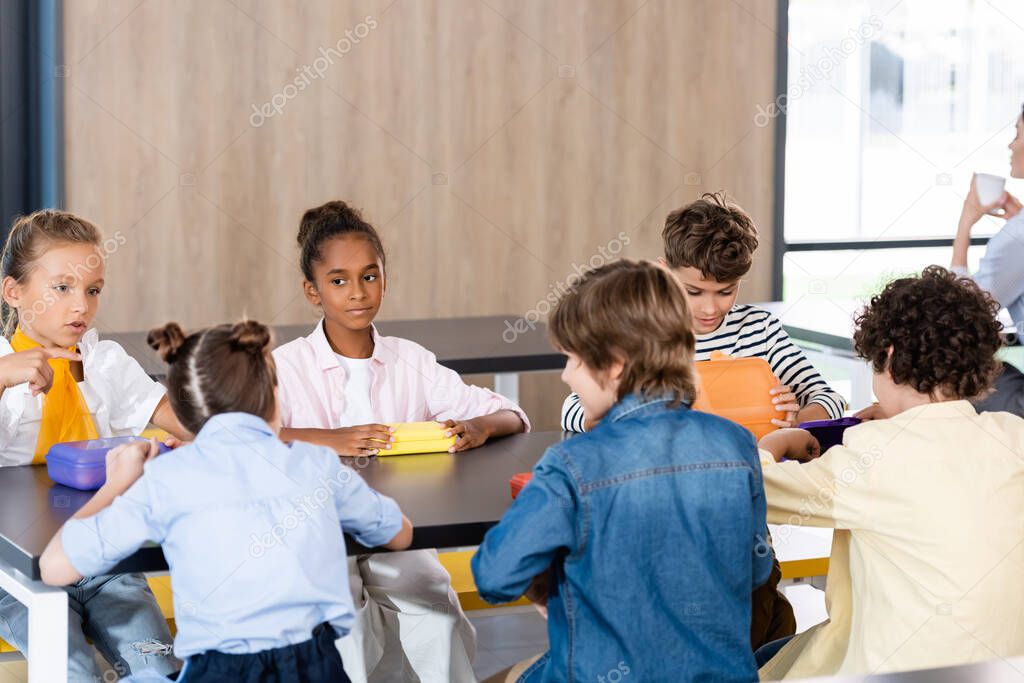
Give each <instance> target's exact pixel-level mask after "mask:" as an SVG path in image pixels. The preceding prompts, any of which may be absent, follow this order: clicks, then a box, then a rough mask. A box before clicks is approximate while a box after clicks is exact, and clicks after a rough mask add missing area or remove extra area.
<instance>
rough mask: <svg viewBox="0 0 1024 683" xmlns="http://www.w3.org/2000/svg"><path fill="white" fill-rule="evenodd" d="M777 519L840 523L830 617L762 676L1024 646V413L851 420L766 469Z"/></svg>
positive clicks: (946, 411)
mask: <svg viewBox="0 0 1024 683" xmlns="http://www.w3.org/2000/svg"><path fill="white" fill-rule="evenodd" d="M764 484H765V492H766V494H767V500H768V521H769V522H771V523H776V524H804V525H808V526H818V527H833V528H834V529H836V531H835V534H834V537H833V541H832V558H831V562H830V564H829V573H828V588H827V590H826V592H825V604H826V607H827V609H828V613H829V620H828V621H826V622H824V623H822V624H819V625H818V626H815V627H814V628H812V629H810V630H809V631H807V632H805V633H802V634H801V635H799V636H797V637H796V638H794V639H793V640H792V641H791V642H790V643H788V644H787V645H786V647H785V648H783V649H782V651H781V652H779V654H778V655H776V656H775V657H774V658H773V659H772V660H771V661H770V662H768V664H766V665H765V666H764V667H763V668H762V669H761V671H760V674H761V678H762V680H776V679H781V678H803V677H807V676H818V675H831V674H855V675H859V674H868V673H878V672H886V671H901V670H908V669H921V668H928V667H937V666H949V665H953V664H960V663H966V662H974V661H980V660H988V659H995V658H998V657H1014V656H1020V655H1024V419H1021V418H1019V417H1016V416H1014V415H1010V414H1009V413H982V414H981V415H979V414H978V413H977V412H976V411H975V410H974V407H973V406H972V405H971V404H970V403H968V402H967V401H951V402H946V403H933V404H929V405H924V406H918V407H915V408H911V409H910V410H907V411H905V412H903V413H900V414H899V415H897V416H896V417H893V418H891V419H889V420H876V421H872V422H867V423H864V424H862V425H858V426H857V427H853V428H851V429H848V430H847V431H846V433H845V435H844V443H843V445H841V446H836V447H834V448H831V449H829V450H828V452H827V453H825V454H823V455H822V456H821V457H820V458H819V459H817V460H815V461H813V462H810V463H807V464H804V465H801V464H799V463H796V462H783V463H777V464H776V463H774V462H773V463H772V464H769V465H766V466H765V468H764Z"/></svg>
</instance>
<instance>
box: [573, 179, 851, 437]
mask: <svg viewBox="0 0 1024 683" xmlns="http://www.w3.org/2000/svg"><path fill="white" fill-rule="evenodd" d="M661 235H662V238H663V239H664V242H665V256H664V257H662V258H660V259H658V260H659V261H661V263H662V264H663V265H666V266H668V267H669V268H670V269H671V270H672V272H673V273H674V274H675V276H676V279H677V280H678V281H679V283H680V285H681V286H682V288H683V292H684V293H685V294H686V302H687V304H689V306H690V314H691V316H692V319H693V332H694V335H695V337H696V341H697V350H696V360H698V361H702V360H708V358H709V357H710V356H711V353H712V352H713V351H720V352H722V353H724V354H726V355H729V356H738V357H744V358H747V357H751V356H756V357H758V358H764V359H765V360H767V361H768V364H769V365H770V366H771V368H772V372H773V373H775V376H776V377H778V378H779V381H780V382H781V384H779V385H778V386H776V387H775V388H774V389H772V394H773V399H772V400H773V401H774V402H775V404H776V408H777V410H778V411H779V418H778V419H777V420H773V422H774V423H775V424H776V425H778V426H779V427H795V426H796V425H798V424H800V423H801V422H809V421H811V420H827V419H830V418H838V417H842V416H843V411H844V410H845V409H846V402H845V401H844V400H843V397H842V396H840V395H839V394H837V393H836V392H835V391H833V390H832V388H831V387H829V386H828V384H827V383H826V382H825V380H824V379H822V377H821V375H819V374H818V371H817V370H815V369H814V366H812V365H811V363H810V361H809V360H807V356H806V355H804V352H803V350H802V349H800V347H798V346H797V345H796V344H794V343H793V342H792V341H791V340H790V338H789V335H788V334H786V332H785V330H783V329H782V324H781V323H780V322H779V321H778V319H777V318H775V317H774V316H772V315H771V314H770V313H768V311H765V310H763V309H760V308H757V307H756V306H751V305H749V304H737V303H736V295H737V294H738V293H739V287H740V280H741V279H742V278H743V276H744V275H746V274H747V273H748V272H749V271H750V266H751V264H752V263H753V257H754V251H755V250H756V249H757V228H756V227H754V222H753V221H752V220H751V218H750V216H748V215H747V213H746V212H745V211H744V210H743V209H741V208H740V207H739V206H737V205H735V204H732V203H729V202H727V201H726V200H725V198H724V197H723V196H722V195H721V194H720V193H715V194H710V193H708V194H704V195H703V196H702V197H701V198H700V199H698V200H697V201H695V202H692V203H690V204H687V205H686V206H684V207H683V208H681V209H677V210H676V211H673V212H672V213H670V214H669V215H668V218H666V219H665V229H664V230H663V231H662V233H661ZM590 426H591V425H590V423H589V422H588V421H587V418H586V415H584V413H583V406H582V405H581V404H580V400H579V397H578V396H576V394H570V395H569V396H568V398H566V399H565V402H564V403H563V405H562V429H564V430H566V431H570V432H582V431H586V429H587V428H588V427H590Z"/></svg>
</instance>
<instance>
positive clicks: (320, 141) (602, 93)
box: [0, 0, 1024, 428]
mask: <svg viewBox="0 0 1024 683" xmlns="http://www.w3.org/2000/svg"><path fill="white" fill-rule="evenodd" d="M0 31H2V34H0V116H2V124H0V156H2V159H0V160H2V174H3V177H2V183H0V210H2V218H3V225H4V229H6V226H7V224H8V223H9V221H10V218H11V217H12V216H14V215H17V214H19V213H25V212H28V211H31V210H33V209H35V208H39V207H41V206H61V207H64V208H67V209H70V210H72V211H75V212H78V213H81V214H82V215H84V216H85V217H87V218H89V219H92V220H93V221H94V222H96V223H97V224H98V225H99V226H100V227H101V228H102V229H103V230H104V232H105V233H106V234H107V235H108V236H113V237H116V239H117V240H118V246H117V248H116V250H115V251H114V252H113V253H112V254H111V255H110V259H109V263H108V277H107V280H108V283H109V285H108V287H107V289H105V290H104V295H103V304H102V308H101V310H100V313H99V316H98V321H97V326H98V327H99V328H100V330H101V332H102V331H107V332H110V331H126V330H138V329H145V328H147V327H149V326H152V325H154V324H157V323H162V322H164V321H166V320H168V319H174V320H178V321H180V322H182V323H183V324H185V325H186V326H189V327H194V326H199V325H206V324H211V323H216V322H221V321H225V320H232V319H236V318H238V317H240V316H242V315H248V316H250V317H253V318H256V319H258V320H261V321H264V322H268V323H277V324H283V323H309V324H310V325H312V323H313V322H314V321H315V320H316V318H317V314H316V312H315V311H314V310H313V309H312V308H311V307H310V306H309V305H308V304H307V303H306V302H305V300H304V299H303V297H302V294H301V289H300V282H301V277H300V274H299V270H298V266H297V247H296V244H295V234H296V229H297V226H298V220H299V217H300V216H301V214H302V212H303V210H304V209H306V208H309V207H311V206H315V205H317V204H320V203H322V202H324V201H327V200H329V199H344V200H345V201H347V202H349V203H351V204H353V205H355V206H357V207H360V208H361V209H362V210H363V212H364V215H365V217H366V218H367V219H368V220H369V221H370V222H372V223H373V224H374V225H376V226H377V227H378V229H379V230H380V232H381V234H382V236H383V238H384V241H385V246H386V248H387V250H388V252H389V254H388V262H389V272H388V277H389V285H388V293H387V296H386V298H385V303H384V308H383V313H382V319H407V318H443V317H451V316H469V315H484V314H495V315H507V316H509V318H510V319H513V320H514V319H515V318H517V317H521V316H524V315H525V314H526V313H528V312H530V311H535V310H536V309H537V306H538V304H539V302H541V301H543V300H544V298H545V296H546V295H547V294H548V293H549V292H551V291H552V290H553V289H557V288H558V287H559V286H560V285H561V284H562V283H564V282H565V280H566V278H567V277H568V276H569V275H570V274H572V273H574V272H576V271H575V270H574V269H576V268H579V267H586V266H587V265H588V264H592V263H594V259H597V260H598V261H600V259H602V258H604V257H603V256H601V254H602V250H604V251H605V252H607V251H611V250H612V248H611V245H613V244H616V243H617V247H616V249H617V253H619V254H623V255H628V256H635V257H653V256H657V255H658V254H659V253H660V229H661V225H662V223H663V221H664V217H665V215H666V214H667V213H668V212H669V211H670V210H672V209H673V208H676V207H678V206H680V205H682V204H683V203H685V202H688V201H691V200H692V199H694V198H696V197H698V196H699V195H700V194H701V193H703V192H707V191H718V190H723V191H725V192H727V193H728V194H729V195H730V196H731V197H732V198H733V199H734V200H735V201H737V202H738V203H740V204H741V205H742V206H743V207H744V208H745V209H747V210H748V212H749V213H750V214H751V215H752V216H753V218H754V220H755V221H756V223H757V225H758V226H759V229H760V232H761V247H760V249H759V253H758V260H757V262H756V265H755V267H754V270H753V272H752V273H751V274H750V276H749V278H748V280H747V282H745V284H744V286H743V289H742V292H741V299H742V300H744V301H767V300H771V299H785V300H786V301H787V302H790V303H792V305H793V306H802V305H805V304H806V303H808V302H815V301H819V302H820V301H821V300H828V301H830V302H832V304H834V305H835V307H837V308H839V309H841V310H843V311H844V312H846V311H847V309H848V308H849V307H850V305H849V304H848V302H849V301H852V300H855V299H857V298H860V297H862V296H864V295H866V294H869V293H870V292H871V291H873V290H874V289H877V288H878V287H879V286H880V284H882V283H884V282H885V281H886V280H887V279H889V278H891V277H892V276H893V275H895V274H899V273H902V272H909V271H913V270H917V269H919V268H920V267H922V266H924V265H926V264H928V263H931V262H938V263H948V259H949V245H950V244H951V243H952V236H953V232H954V229H955V225H956V219H957V216H958V214H959V205H960V203H961V202H962V199H963V196H964V195H965V194H966V191H967V188H968V183H969V180H970V174H971V172H973V171H988V172H993V173H998V174H1001V175H1006V174H1007V172H1008V159H1009V154H1008V151H1007V150H1006V144H1007V143H1008V142H1009V140H1010V138H1011V137H1012V133H1011V130H1012V124H1013V120H1014V117H1015V116H1017V115H1018V114H1019V113H1020V105H1021V100H1022V99H1024V97H1022V95H1021V93H1022V92H1024V51H1021V50H1019V49H1018V50H1014V47H1016V46H1017V45H1019V44H1020V41H1021V39H1022V38H1024V3H1020V2H1015V1H1011V0H930V1H925V0H872V1H867V0H859V1H850V0H791V1H790V2H785V0H782V1H781V2H777V1H776V0H604V1H600V2H598V1H595V0H380V1H374V0H369V1H366V2H356V1H352V2H338V1H327V0H306V1H300V0H280V1H279V0H201V1H200V0H174V1H172V0H64V1H63V2H59V1H57V0H40V1H38V2H27V1H22V0H3V1H2V2H0ZM1009 189H1010V190H1011V191H1014V192H1015V191H1016V188H1015V187H1014V186H1013V185H1012V184H1011V185H1010V186H1009ZM996 227H997V222H996V221H994V220H993V221H992V222H991V224H990V225H989V226H988V233H989V234H990V233H991V231H992V230H994V229H995V228H996ZM977 234H978V238H977V239H976V240H975V241H976V243H978V244H979V245H980V244H983V243H984V241H985V234H986V231H985V230H981V231H979V232H978V233H977ZM974 251H977V248H976V249H975V250H972V257H973V258H974V259H975V260H976V259H977V258H978V256H979V255H980V253H977V254H976V253H974ZM478 381H479V382H481V383H486V382H487V381H488V379H487V378H479V380H478ZM563 395H564V393H563V390H562V387H561V385H560V383H559V381H558V378H557V374H556V373H547V374H541V375H533V376H526V377H524V378H523V382H522V389H521V398H522V403H523V405H524V407H525V408H526V409H527V411H528V412H529V413H530V414H531V415H532V416H535V424H536V426H538V427H540V428H552V427H554V426H555V425H556V424H557V419H558V406H559V405H560V402H561V398H562V396H563Z"/></svg>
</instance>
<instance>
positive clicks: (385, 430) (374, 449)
mask: <svg viewBox="0 0 1024 683" xmlns="http://www.w3.org/2000/svg"><path fill="white" fill-rule="evenodd" d="M394 431H395V429H394V427H389V426H388V425H382V424H367V425H356V426H355V427H342V428H341V429H335V430H333V432H334V433H333V435H332V437H331V439H330V441H331V447H332V448H333V449H334V452H335V453H337V454H338V455H377V453H378V452H379V451H381V450H387V449H389V448H391V443H392V442H393V441H394V440H395V437H394V436H393V435H392V433H393V432H394Z"/></svg>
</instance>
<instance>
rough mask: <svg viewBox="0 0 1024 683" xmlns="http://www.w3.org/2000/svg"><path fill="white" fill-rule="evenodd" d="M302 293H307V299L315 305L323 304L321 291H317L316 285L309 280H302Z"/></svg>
mask: <svg viewBox="0 0 1024 683" xmlns="http://www.w3.org/2000/svg"><path fill="white" fill-rule="evenodd" d="M302 293H303V294H305V295H306V301H308V302H309V303H311V304H313V305H314V306H319V305H321V303H322V302H321V300H320V292H318V291H317V289H316V285H314V284H313V283H312V282H310V281H309V280H303V281H302Z"/></svg>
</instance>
